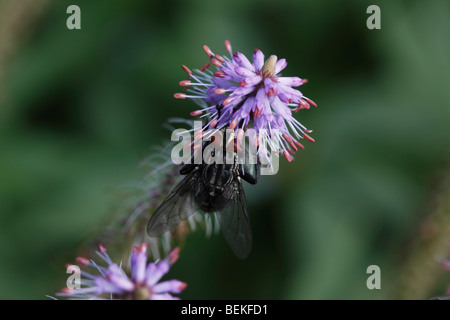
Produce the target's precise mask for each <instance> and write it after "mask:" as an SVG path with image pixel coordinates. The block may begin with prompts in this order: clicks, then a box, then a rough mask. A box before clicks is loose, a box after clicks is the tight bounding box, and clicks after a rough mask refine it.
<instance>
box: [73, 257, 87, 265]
mask: <svg viewBox="0 0 450 320" xmlns="http://www.w3.org/2000/svg"><path fill="white" fill-rule="evenodd" d="M75 261H76V262H77V263H79V264H81V265H83V266H88V265H89V264H90V263H91V262H90V261H89V259H86V258H83V257H78V258H76V259H75Z"/></svg>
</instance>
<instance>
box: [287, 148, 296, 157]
mask: <svg viewBox="0 0 450 320" xmlns="http://www.w3.org/2000/svg"><path fill="white" fill-rule="evenodd" d="M286 150H287V152H289V153H290V154H292V155H295V152H294V151H292V150H291V149H289V148H286Z"/></svg>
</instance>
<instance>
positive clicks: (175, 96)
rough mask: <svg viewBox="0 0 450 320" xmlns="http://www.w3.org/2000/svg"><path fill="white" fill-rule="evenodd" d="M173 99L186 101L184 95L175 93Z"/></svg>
mask: <svg viewBox="0 0 450 320" xmlns="http://www.w3.org/2000/svg"><path fill="white" fill-rule="evenodd" d="M173 97H174V98H175V99H186V95H185V94H184V93H175V94H174V95H173Z"/></svg>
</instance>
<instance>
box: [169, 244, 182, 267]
mask: <svg viewBox="0 0 450 320" xmlns="http://www.w3.org/2000/svg"><path fill="white" fill-rule="evenodd" d="M169 255H170V256H169V263H170V264H173V263H175V261H177V260H178V257H179V256H180V248H178V247H176V248H174V249H173V250H172V252H171V253H170V254H169Z"/></svg>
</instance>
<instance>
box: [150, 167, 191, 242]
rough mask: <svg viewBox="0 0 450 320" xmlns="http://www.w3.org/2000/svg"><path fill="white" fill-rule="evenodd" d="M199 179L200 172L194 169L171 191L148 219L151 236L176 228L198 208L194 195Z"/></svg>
mask: <svg viewBox="0 0 450 320" xmlns="http://www.w3.org/2000/svg"><path fill="white" fill-rule="evenodd" d="M197 180H198V173H197V172H196V171H193V172H191V173H190V174H189V175H187V176H186V177H185V178H184V179H183V180H182V181H181V182H180V183H179V184H178V185H177V186H176V187H175V188H174V189H173V190H172V191H171V192H170V194H169V195H168V196H167V198H166V199H165V200H164V201H163V203H161V205H160V206H159V207H158V209H156V211H155V212H154V213H153V215H152V216H151V218H150V220H149V221H148V224H147V233H148V235H149V236H150V237H156V236H160V235H162V234H163V233H165V232H166V231H169V230H171V229H172V228H175V227H176V226H178V224H179V223H180V222H182V221H183V220H185V219H187V218H188V217H189V216H190V215H192V214H193V213H194V212H195V211H197V210H198V205H197V204H196V203H195V201H194V198H193V196H192V194H193V190H194V188H195V186H196V184H197Z"/></svg>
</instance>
